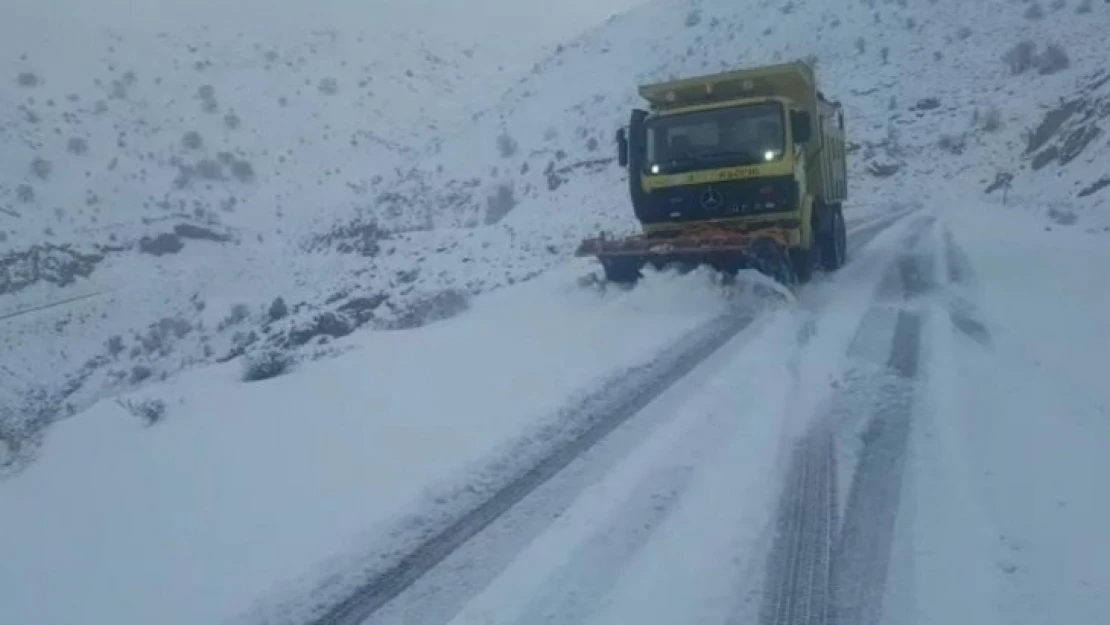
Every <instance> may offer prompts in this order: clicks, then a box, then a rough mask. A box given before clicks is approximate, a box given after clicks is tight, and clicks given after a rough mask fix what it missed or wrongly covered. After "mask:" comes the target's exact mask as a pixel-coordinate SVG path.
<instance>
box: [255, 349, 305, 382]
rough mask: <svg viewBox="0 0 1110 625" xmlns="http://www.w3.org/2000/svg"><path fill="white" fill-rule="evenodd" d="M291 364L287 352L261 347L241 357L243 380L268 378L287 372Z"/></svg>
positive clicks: (291, 360) (256, 380)
mask: <svg viewBox="0 0 1110 625" xmlns="http://www.w3.org/2000/svg"><path fill="white" fill-rule="evenodd" d="M292 365H293V359H292V358H291V357H290V356H289V354H287V353H285V352H283V351H281V350H279V349H274V348H269V349H263V350H260V351H258V352H255V353H253V354H250V355H248V356H247V357H246V358H244V359H243V381H244V382H258V381H261V380H270V379H273V378H276V377H278V376H281V375H284V374H286V373H288V372H289V370H290V369H291V368H292Z"/></svg>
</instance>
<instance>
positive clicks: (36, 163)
mask: <svg viewBox="0 0 1110 625" xmlns="http://www.w3.org/2000/svg"><path fill="white" fill-rule="evenodd" d="M53 171H54V164H53V163H51V162H50V161H48V160H46V159H45V158H42V157H40V156H36V157H35V158H34V159H32V160H31V173H32V174H34V175H35V177H36V178H40V179H42V180H46V179H47V178H49V177H50V173H51V172H53Z"/></svg>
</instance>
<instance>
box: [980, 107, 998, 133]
mask: <svg viewBox="0 0 1110 625" xmlns="http://www.w3.org/2000/svg"><path fill="white" fill-rule="evenodd" d="M979 127H980V128H982V129H983V130H984V131H986V132H997V131H998V130H999V129H1001V128H1002V112H1001V111H999V110H998V107H996V106H992V107H990V108H988V109H987V112H986V113H984V114H983V116H982V118H981V119H980V126H979Z"/></svg>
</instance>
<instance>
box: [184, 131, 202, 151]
mask: <svg viewBox="0 0 1110 625" xmlns="http://www.w3.org/2000/svg"><path fill="white" fill-rule="evenodd" d="M181 145H183V146H185V147H186V148H188V149H190V150H199V149H200V148H201V147H202V146H203V145H204V138H203V137H201V136H200V133H199V132H197V131H195V130H190V131H189V132H186V133H185V134H184V135H182V136H181Z"/></svg>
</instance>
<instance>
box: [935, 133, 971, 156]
mask: <svg viewBox="0 0 1110 625" xmlns="http://www.w3.org/2000/svg"><path fill="white" fill-rule="evenodd" d="M937 147H939V148H940V149H942V150H944V151H945V152H948V153H949V154H963V152H964V148H965V147H966V144H965V141H964V137H963V135H949V134H943V135H941V136H940V139H939V140H938V141H937Z"/></svg>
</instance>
